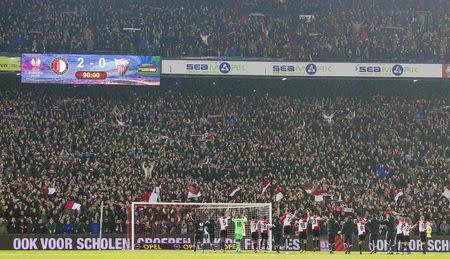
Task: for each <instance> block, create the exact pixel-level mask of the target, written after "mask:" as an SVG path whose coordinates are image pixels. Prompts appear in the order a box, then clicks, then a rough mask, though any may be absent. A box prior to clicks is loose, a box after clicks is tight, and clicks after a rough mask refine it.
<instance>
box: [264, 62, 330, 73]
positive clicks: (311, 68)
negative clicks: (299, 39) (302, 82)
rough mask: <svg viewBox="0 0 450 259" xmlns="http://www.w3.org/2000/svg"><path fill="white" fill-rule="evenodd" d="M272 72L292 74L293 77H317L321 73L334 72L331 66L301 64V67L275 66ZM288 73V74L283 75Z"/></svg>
mask: <svg viewBox="0 0 450 259" xmlns="http://www.w3.org/2000/svg"><path fill="white" fill-rule="evenodd" d="M272 71H273V72H274V74H291V75H310V76H312V75H315V74H317V73H318V72H320V73H331V72H333V69H332V66H331V65H316V64H313V63H309V64H306V65H304V64H299V65H273V66H272ZM282 72H286V73H282Z"/></svg>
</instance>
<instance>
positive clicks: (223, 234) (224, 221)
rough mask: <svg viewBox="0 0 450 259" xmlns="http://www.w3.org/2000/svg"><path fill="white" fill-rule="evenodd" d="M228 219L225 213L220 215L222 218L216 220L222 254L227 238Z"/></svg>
mask: <svg viewBox="0 0 450 259" xmlns="http://www.w3.org/2000/svg"><path fill="white" fill-rule="evenodd" d="M229 219H230V217H229V216H227V215H226V214H225V213H222V216H221V217H219V218H218V219H217V222H218V223H219V226H220V247H219V249H222V250H223V252H225V239H226V238H227V236H228V220H229Z"/></svg>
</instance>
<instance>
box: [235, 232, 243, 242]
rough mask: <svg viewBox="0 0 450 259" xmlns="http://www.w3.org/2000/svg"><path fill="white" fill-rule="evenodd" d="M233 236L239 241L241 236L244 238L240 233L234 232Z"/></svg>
mask: <svg viewBox="0 0 450 259" xmlns="http://www.w3.org/2000/svg"><path fill="white" fill-rule="evenodd" d="M234 238H235V239H236V241H241V240H242V238H244V235H243V234H242V233H236V234H234Z"/></svg>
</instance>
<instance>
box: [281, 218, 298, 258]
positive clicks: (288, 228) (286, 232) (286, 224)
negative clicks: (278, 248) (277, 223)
mask: <svg viewBox="0 0 450 259" xmlns="http://www.w3.org/2000/svg"><path fill="white" fill-rule="evenodd" d="M296 214H297V211H295V212H294V214H292V212H291V211H290V210H286V213H285V214H284V215H283V217H282V218H281V224H283V243H284V244H286V240H288V241H289V239H290V238H291V235H292V225H291V224H292V222H293V221H294V220H295V215H296ZM287 244H289V242H288V243H287ZM286 249H287V248H286Z"/></svg>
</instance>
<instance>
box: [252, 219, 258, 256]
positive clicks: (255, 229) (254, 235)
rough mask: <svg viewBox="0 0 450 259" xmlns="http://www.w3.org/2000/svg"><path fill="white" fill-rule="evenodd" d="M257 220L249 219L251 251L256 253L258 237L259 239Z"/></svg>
mask: <svg viewBox="0 0 450 259" xmlns="http://www.w3.org/2000/svg"><path fill="white" fill-rule="evenodd" d="M258 227H259V221H258V220H256V219H252V220H250V233H251V234H250V236H251V238H252V245H253V252H254V253H256V251H257V248H258V239H259V230H258Z"/></svg>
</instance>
